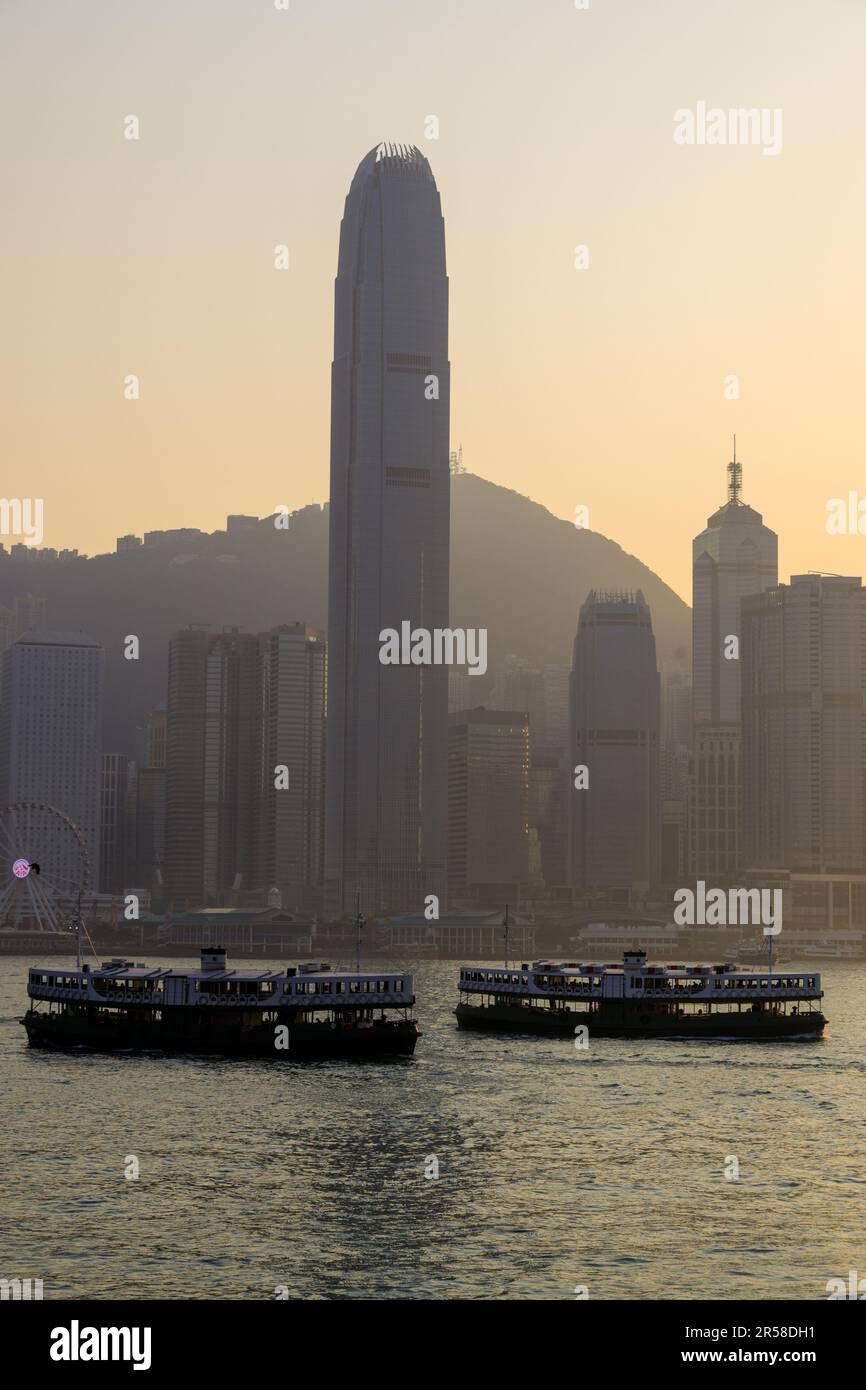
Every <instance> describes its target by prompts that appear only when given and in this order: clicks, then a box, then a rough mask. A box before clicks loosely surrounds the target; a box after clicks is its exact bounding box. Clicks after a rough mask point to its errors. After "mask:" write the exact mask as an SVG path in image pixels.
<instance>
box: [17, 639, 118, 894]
mask: <svg viewBox="0 0 866 1390" xmlns="http://www.w3.org/2000/svg"><path fill="white" fill-rule="evenodd" d="M0 662H2V675H0V805H3V804H9V803H12V802H23V801H30V802H38V803H42V804H44V805H46V806H49V807H53V808H54V809H55V810H57V811H60V812H61V813H62V815H63V816H66V817H68V818H69V820H70V821H71V822H72V823H73V825H74V826H76V827H77V828H78V830H79V831H80V833H81V835H82V837H83V841H84V846H85V848H86V856H87V865H86V869H85V868H83V857H82V851H81V847H80V843H79V841H78V839H77V837H76V835H75V834H74V833H72V832H70V830H69V828H68V827H66V826H65V825H64V824H63V823H62V821H61V820H60V819H57V820H55V819H53V818H50V817H49V818H45V817H44V816H37V815H36V814H34V815H33V817H32V823H33V826H34V828H35V827H38V829H35V835H36V839H35V841H34V843H32V844H30V843H29V842H28V844H27V847H26V848H24V846H23V845H22V847H21V853H22V854H23V855H24V856H25V857H28V858H31V859H33V860H35V861H36V862H38V863H39V865H40V871H41V875H42V877H43V878H44V880H45V881H47V882H49V883H51V884H52V885H53V886H54V887H55V888H56V889H57V891H58V892H60V893H62V894H63V895H65V896H68V895H69V894H70V893H71V892H73V891H75V892H77V888H78V887H79V886H85V887H89V888H90V889H91V890H92V889H95V888H97V887H98V886H99V883H98V880H99V869H100V848H99V809H100V808H99V802H100V791H101V769H102V748H101V744H102V699H103V684H104V668H105V656H104V652H103V649H102V647H100V646H99V644H98V643H96V642H94V641H93V640H92V638H90V637H87V636H86V635H85V634H84V633H82V632H50V631H47V632H31V633H29V634H27V635H25V636H24V637H21V638H19V639H18V641H16V642H13V643H12V645H11V646H10V647H8V648H7V650H6V651H5V652H4V653H3V654H2V657H0ZM22 819H23V818H22ZM83 877H86V879H87V883H86V884H83V883H82V879H83Z"/></svg>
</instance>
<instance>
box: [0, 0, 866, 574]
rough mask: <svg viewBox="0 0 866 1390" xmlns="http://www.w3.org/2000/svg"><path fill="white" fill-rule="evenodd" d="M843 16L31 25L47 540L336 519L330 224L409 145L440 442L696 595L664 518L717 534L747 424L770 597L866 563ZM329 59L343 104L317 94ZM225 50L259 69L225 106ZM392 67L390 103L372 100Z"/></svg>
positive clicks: (27, 209) (31, 290)
mask: <svg viewBox="0 0 866 1390" xmlns="http://www.w3.org/2000/svg"><path fill="white" fill-rule="evenodd" d="M833 8H834V16H835V19H836V24H835V25H834V26H828V27H827V30H826V31H824V32H818V33H815V32H814V24H813V15H812V13H811V11H810V10H807V9H805V8H804V9H803V10H802V11H799V12H798V11H794V12H791V10H790V7H785V6H782V5H781V4H772V5H768V6H766V7H765V8H764V10H763V12H762V14H761V15H760V16H759V17H756V16H755V15H754V13H753V12H752V10H751V9H750V7H748V6H747V5H745V4H741V3H738V4H734V5H732V6H730V7H727V8H726V10H725V12H724V14H721V13H720V14H719V15H712V14H709V15H705V16H704V15H702V16H701V17H700V20H699V21H698V19H697V17H696V16H694V15H693V13H692V10H691V7H689V6H688V5H686V4H684V3H679V0H678V2H677V3H674V4H673V5H672V6H671V7H670V8H669V10H667V11H666V13H665V14H664V15H662V16H658V15H652V16H650V15H648V14H646V13H645V11H644V9H643V7H641V6H639V5H637V4H632V5H629V6H626V7H625V8H623V7H616V9H614V8H613V7H606V6H603V5H598V6H595V7H594V8H592V9H590V10H589V11H587V12H585V13H582V12H576V11H575V10H574V9H573V8H572V7H570V6H567V5H565V4H563V5H561V6H560V5H557V6H553V5H551V6H548V7H546V8H544V9H542V10H540V11H533V13H532V14H531V15H530V14H526V13H524V12H523V8H522V7H521V6H519V5H517V4H516V3H514V4H505V5H497V6H496V7H495V8H494V7H492V6H489V5H487V6H483V7H482V8H481V10H480V11H478V12H474V13H473V14H472V15H469V16H466V15H463V14H462V12H459V7H457V6H456V5H455V4H453V3H445V4H444V5H443V6H441V7H440V10H441V23H437V22H432V23H431V22H429V21H428V20H427V19H426V18H424V17H421V16H419V15H417V14H408V13H401V14H399V15H397V14H395V13H394V11H393V9H392V8H391V7H389V6H386V5H383V4H375V3H374V4H371V5H369V6H367V7H365V10H364V13H363V14H358V13H354V12H353V11H352V10H351V8H350V7H347V6H345V5H339V4H335V5H331V6H329V7H327V9H326V10H322V11H321V12H319V11H309V10H304V9H303V7H301V6H299V5H295V6H293V7H292V9H291V10H290V11H289V12H288V13H286V14H280V13H276V12H273V13H271V12H268V10H267V8H266V7H263V10H262V12H261V13H258V14H256V15H246V16H241V15H238V14H234V13H231V14H230V13H226V12H224V11H219V10H216V11H215V10H214V7H213V6H210V5H209V6H207V7H205V6H204V4H203V3H202V4H199V3H192V2H191V0H190V2H189V3H187V4H186V5H185V6H183V8H182V10H181V11H180V13H178V11H177V10H176V9H173V10H172V11H171V12H170V13H169V11H168V10H164V11H162V13H160V12H157V13H155V14H153V15H152V16H149V26H150V27H149V28H148V29H147V30H146V31H144V32H142V33H140V34H139V33H138V31H137V29H136V28H135V27H134V26H135V20H134V18H133V17H131V15H130V14H128V13H126V12H124V11H120V12H117V13H114V12H113V11H112V9H111V7H110V6H108V5H107V4H105V3H91V4H90V5H89V6H88V7H86V9H85V11H84V15H83V19H82V17H81V15H80V13H79V14H77V15H76V16H75V17H74V18H73V17H72V16H71V15H70V16H69V17H64V16H63V15H62V14H61V15H59V16H56V17H54V18H53V20H52V26H51V28H50V30H47V31H46V30H43V29H38V30H37V21H36V20H35V19H33V18H32V17H31V16H30V15H29V14H28V13H27V12H26V9H25V7H24V6H22V5H20V4H13V5H11V6H9V7H8V8H7V9H6V10H5V11H4V13H3V15H2V16H0V32H2V34H3V37H4V42H5V45H6V47H7V49H8V51H9V52H10V53H11V54H13V55H17V56H18V58H19V59H20V61H19V62H17V63H14V64H12V65H11V66H12V71H11V73H10V78H9V81H8V84H7V87H6V90H5V91H4V93H3V94H0V103H2V112H3V118H4V124H5V128H6V130H7V131H8V150H7V155H8V160H7V163H8V166H9V191H10V195H11V197H10V203H11V208H10V214H9V220H8V223H7V226H6V228H5V236H6V239H7V244H8V249H7V261H6V265H7V276H8V280H7V283H6V286H5V288H6V299H7V302H8V305H9V315H8V321H9V325H10V331H9V332H8V333H7V334H6V335H5V338H4V344H5V346H4V356H3V362H2V370H3V373H4V379H5V382H6V385H7V390H8V392H9V397H10V400H11V401H12V402H13V403H14V405H13V408H12V409H11V410H7V412H6V413H5V423H4V425H3V427H2V430H3V433H2V436H0V444H2V447H3V449H4V454H5V456H6V457H7V458H8V459H10V460H11V461H12V466H11V467H10V468H8V470H7V476H6V477H5V478H4V492H5V493H7V494H8V495H11V496H16V497H25V498H26V497H33V496H36V497H43V498H44V499H45V539H44V544H45V545H48V546H55V547H57V548H63V547H70V546H71V547H77V548H80V549H82V550H86V551H89V552H91V553H92V552H94V551H104V550H106V549H108V548H110V547H111V546H112V544H113V540H114V537H115V536H116V535H119V534H123V533H124V532H125V531H127V530H129V529H131V527H132V526H133V524H134V525H135V526H136V528H138V529H164V528H168V527H176V526H183V525H191V526H200V527H202V528H203V529H205V530H210V529H214V528H215V527H217V526H218V525H219V524H220V523H221V520H222V518H223V516H224V515H225V514H226V513H228V512H244V513H246V512H255V513H256V514H258V515H264V514H266V513H267V512H269V511H271V510H272V509H273V508H274V507H275V506H277V505H281V504H284V505H287V506H289V507H290V508H292V509H294V508H296V507H299V506H303V505H305V504H307V503H309V502H310V501H311V500H315V501H317V502H322V501H324V500H325V498H326V497H327V470H328V447H327V435H328V404H327V393H328V374H327V362H328V360H329V356H330V352H329V344H328V339H329V335H330V330H331V317H330V300H331V294H332V291H333V266H334V260H335V252H336V233H335V224H336V221H337V216H338V212H339V208H340V206H341V204H342V196H343V191H344V188H345V185H346V183H347V181H348V178H349V176H350V174H351V169H352V164H353V151H354V150H356V149H357V148H365V147H367V148H369V147H371V146H374V145H376V144H377V143H378V142H379V141H380V140H381V139H383V138H387V139H394V140H403V141H405V142H407V143H410V144H412V143H414V144H418V145H419V146H420V147H421V148H422V149H423V150H424V152H425V154H428V155H429V156H430V157H431V159H432V160H433V161H434V163H435V167H436V171H437V182H438V185H439V187H440V189H441V191H442V197H443V209H444V212H445V216H446V217H447V219H448V224H449V275H450V280H451V290H452V315H451V317H452V343H451V358H452V365H453V368H454V383H455V384H454V398H453V402H452V426H453V427H452V434H451V441H450V442H451V445H452V447H456V446H457V445H458V444H461V443H462V445H463V447H464V451H465V460H466V464H467V467H468V468H469V469H470V470H471V471H473V472H477V473H478V474H479V475H480V476H482V477H487V478H490V479H491V480H492V481H495V482H498V483H500V484H502V485H503V486H506V487H510V488H514V489H515V490H516V491H518V492H520V493H521V494H523V495H528V496H530V497H532V498H533V500H535V501H537V502H539V503H541V504H542V505H544V506H546V507H548V508H549V509H550V510H551V511H552V512H553V513H554V515H557V516H560V517H562V518H564V519H566V520H570V519H571V518H572V517H573V514H574V508H575V507H576V506H579V505H586V506H588V507H589V509H590V525H591V527H592V529H595V530H597V531H598V532H599V533H601V534H603V535H606V536H609V537H610V538H611V539H614V540H616V541H617V543H618V544H620V545H621V546H622V547H623V548H624V549H625V550H627V551H628V552H629V553H631V554H634V555H636V556H638V557H639V558H640V559H641V560H642V561H644V563H646V564H647V565H649V566H650V567H651V568H652V569H653V570H654V571H655V572H656V573H658V574H659V575H660V576H661V577H662V578H663V579H664V580H665V581H666V582H667V583H669V584H671V585H672V587H673V588H674V589H675V591H676V592H677V593H678V594H679V595H680V596H682V597H684V598H686V600H687V601H688V598H689V573H690V561H689V555H688V549H687V547H681V548H672V547H670V546H669V544H668V542H667V539H666V536H665V534H664V532H663V531H662V529H661V528H660V527H659V526H658V525H657V522H658V520H659V519H660V517H661V516H662V515H667V514H668V512H669V509H670V504H671V497H672V496H673V497H674V498H675V499H676V501H675V508H676V512H677V514H678V520H679V522H680V524H684V525H687V526H688V529H689V530H693V529H694V522H695V521H696V520H697V519H705V518H706V517H708V516H710V515H711V514H712V513H713V512H714V511H715V510H716V508H717V507H718V506H719V505H721V503H722V501H723V499H724V494H723V492H722V487H723V474H722V473H721V466H722V464H723V463H725V462H726V461H727V457H728V456H729V441H730V437H731V435H732V434H733V433H735V432H736V433H737V434H738V437H739V443H740V449H741V453H742V456H743V459H744V464H745V491H744V496H745V499H746V500H747V501H748V502H749V503H750V504H751V505H753V506H755V507H756V508H757V509H758V510H759V511H762V512H763V513H764V515H765V516H766V517H767V518H768V521H769V524H771V525H772V527H773V529H774V530H775V531H776V532H777V533H778V535H779V536H780V538H781V541H782V548H781V554H780V564H779V573H780V575H781V576H782V577H787V576H788V575H790V574H792V573H800V572H805V571H806V570H809V569H813V568H822V569H825V570H827V571H830V572H835V573H850V572H852V571H854V570H858V569H860V568H862V565H860V564H859V563H858V558H857V557H858V555H859V553H860V547H859V546H858V545H857V543H856V542H857V540H858V539H859V537H856V536H850V535H849V536H840V537H836V536H831V535H829V534H828V533H827V530H826V520H827V512H826V507H827V502H828V501H829V500H830V499H832V498H834V497H842V498H844V497H846V496H847V494H848V492H849V491H850V490H851V489H856V488H857V486H858V473H859V471H860V467H861V463H860V459H861V453H862V447H861V441H862V427H861V425H860V422H859V420H858V417H857V414H856V407H855V404H854V402H855V401H856V398H857V388H858V386H859V381H858V376H857V352H856V343H857V339H858V333H859V323H860V322H861V321H862V318H863V312H864V308H866V303H864V291H863V288H862V286H861V285H860V283H859V281H858V279H857V278H856V277H853V276H851V275H850V273H849V269H850V267H851V266H852V265H853V264H854V263H855V260H854V258H855V256H856V254H857V247H858V246H859V243H860V242H861V241H862V235H863V231H864V229H866V195H864V192H863V190H862V188H861V187H860V185H859V182H858V181H857V180H855V179H852V178H851V176H850V171H851V169H853V168H854V167H856V162H855V161H856V159H857V155H858V151H857V147H856V140H855V136H854V134H853V132H855V131H856V129H857V128H858V126H859V125H860V124H861V119H862V116H863V115H864V114H866V111H864V110H863V107H864V105H866V98H864V96H863V94H862V92H861V91H860V90H859V87H858V80H859V79H858V77H857V74H856V68H855V64H856V63H857V54H858V53H859V52H860V51H862V39H863V38H864V37H866V16H864V15H863V14H862V13H858V12H857V11H855V10H854V9H853V7H851V6H846V5H841V4H836V5H834V7H833ZM624 16H627V17H628V23H627V24H625V25H624V24H623V17H624ZM205 17H206V19H205ZM335 18H336V19H337V20H338V22H337V23H333V20H334V19H335ZM82 22H83V23H84V25H85V26H86V25H87V24H88V23H89V24H91V25H92V26H93V27H94V29H95V30H96V35H95V38H96V40H97V41H95V42H94V43H93V44H92V45H88V44H82V42H81V28H80V25H81V23H82ZM72 24H76V25H78V26H79V27H78V28H76V29H75V30H74V31H73V30H72V29H71V28H69V27H67V26H69V25H72ZM455 26H457V27H456V28H455ZM326 30H327V37H326ZM85 33H86V29H85ZM455 33H459V34H460V37H461V43H460V44H459V45H455V44H454V34H455ZM169 37H170V38H171V39H172V40H173V43H169V42H167V39H168V38H169ZM133 38H134V40H135V41H134V42H132V39H133ZM650 38H651V41H652V50H653V53H654V62H653V65H652V67H651V68H649V69H648V68H647V65H646V63H645V61H644V54H645V51H646V46H647V43H648V40H649V39H650ZM422 40H423V43H421V41H422ZM37 41H38V44H39V48H38V56H39V63H38V66H36V67H35V68H34V67H33V65H32V64H31V62H30V59H31V58H32V57H33V56H34V54H35V52H36V49H35V45H36V43H37ZM491 41H493V42H494V44H495V47H494V49H493V50H492V51H493V52H494V54H495V57H496V61H495V63H494V64H491V63H490V53H491ZM71 44H74V45H75V50H74V51H76V53H77V54H78V61H77V63H76V65H75V68H74V71H71V70H69V68H68V65H67V63H66V58H67V54H68V51H69V47H70V45H71ZM419 45H420V49H419ZM202 46H204V48H205V50H206V56H207V58H208V60H209V61H208V62H207V63H204V64H203V63H202V62H201V61H200V60H201V58H202V52H201V48H202ZM325 49H326V51H327V53H328V58H329V64H330V67H329V71H330V72H332V74H333V76H334V81H330V82H328V83H326V84H318V83H316V82H315V81H314V78H313V76H312V74H313V73H315V72H316V71H317V64H316V57H317V55H321V53H322V52H323V51H325ZM238 50H240V52H241V53H242V54H243V56H244V58H245V59H246V60H247V61H246V62H245V64H244V71H245V72H247V73H249V74H250V76H249V77H247V78H246V79H244V77H243V76H241V78H240V84H241V85H240V86H238V87H235V86H232V87H231V88H229V87H227V76H228V74H229V73H230V72H232V71H233V69H232V66H231V65H232V62H233V58H234V55H235V54H236V52H237V51H238ZM804 52H808V54H809V68H808V70H806V69H804V65H803V56H802V55H803V53H804ZM356 55H361V58H362V61H360V62H357V63H356V62H355V58H356ZM398 56H399V60H400V61H399V62H398V61H397V58H398ZM371 64H372V65H373V66H374V67H376V68H379V67H381V68H382V70H387V72H388V77H389V81H388V83H387V84H382V85H381V86H380V88H378V89H377V90H375V91H374V90H370V88H369V84H368V83H367V82H366V73H367V72H368V71H369V68H370V65H371ZM422 70H423V80H421V76H420V74H421V72H422ZM190 72H192V73H194V75H195V81H194V83H193V85H192V87H190V83H189V81H188V80H186V78H187V77H188V75H189V73H190ZM253 74H254V76H253ZM337 78H339V80H337ZM85 90H86V91H88V94H89V95H88V101H87V102H84V101H83V100H82V96H81V93H82V91H85ZM701 101H706V102H707V103H708V104H709V105H718V106H719V107H721V108H727V107H737V106H744V105H745V106H756V107H760V108H762V109H763V108H768V109H771V110H774V111H775V110H776V109H779V110H782V111H783V113H784V127H783V129H784V139H783V146H782V149H781V152H780V153H779V154H778V155H777V156H775V157H773V158H764V157H763V155H762V152H761V150H760V149H754V148H709V147H695V148H684V147H682V146H679V145H677V144H676V143H675V139H674V129H675V122H674V113H675V112H676V111H677V110H679V109H681V108H683V107H694V106H696V105H697V104H698V103H699V102H701ZM130 112H135V113H137V114H138V116H139V118H140V120H141V133H140V139H139V140H138V142H132V141H127V140H125V139H124V137H123V121H124V119H125V117H126V116H127V115H128V114H129V113H130ZM431 114H435V115H436V117H437V119H438V121H439V138H438V139H436V140H433V139H430V140H427V139H426V136H425V121H426V120H427V118H428V116H430V115H431ZM819 155H820V157H818V156H819ZM58 196H60V198H61V199H62V202H61V204H60V208H59V207H58ZM831 206H832V208H833V217H832V219H829V218H828V216H827V209H828V208H829V207H831ZM59 213H60V214H61V215H60V217H59V216H58V214H59ZM283 243H285V244H286V245H288V248H289V269H288V271H286V272H280V271H276V270H275V269H274V268H273V251H274V246H275V245H277V244H283ZM578 244H587V245H588V246H589V250H590V266H589V269H588V270H586V271H578V270H575V269H574V265H573V261H574V248H575V246H576V245H578ZM167 330H168V331H167ZM130 372H131V373H136V374H139V376H140V381H141V399H140V400H138V401H136V402H129V401H124V399H123V379H124V377H125V375H126V374H127V373H130ZM731 373H733V374H736V375H738V376H739V380H740V386H741V396H740V399H739V400H738V401H731V400H726V399H725V398H724V394H723V392H724V389H725V388H724V382H725V378H726V376H727V375H728V374H731ZM46 407H50V408H46ZM828 460H829V463H828V462H827V461H828ZM816 461H817V462H816ZM654 523H655V524H654ZM4 539H7V538H4Z"/></svg>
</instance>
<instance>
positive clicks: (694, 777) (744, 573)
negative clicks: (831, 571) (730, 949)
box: [689, 439, 778, 881]
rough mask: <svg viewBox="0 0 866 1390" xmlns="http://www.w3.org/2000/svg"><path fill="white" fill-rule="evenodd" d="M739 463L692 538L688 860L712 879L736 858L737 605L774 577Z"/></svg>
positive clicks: (771, 542) (771, 549)
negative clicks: (720, 500) (722, 497)
mask: <svg viewBox="0 0 866 1390" xmlns="http://www.w3.org/2000/svg"><path fill="white" fill-rule="evenodd" d="M741 488H742V465H741V464H740V463H739V462H738V461H737V451H736V439H735V440H734V457H733V460H732V461H731V463H729V464H728V500H727V502H726V503H725V505H724V506H722V507H719V509H718V511H716V512H714V513H713V515H712V516H711V517H710V518H709V519H708V521H707V524H706V527H705V529H704V530H703V531H702V532H701V533H700V535H698V536H696V537H695V539H694V541H693V543H692V576H693V581H692V588H693V597H692V661H693V670H692V717H693V739H692V774H691V786H690V801H689V858H690V863H691V867H692V871H693V872H694V873H695V874H696V875H697V876H698V877H700V878H705V879H712V880H714V881H718V880H724V879H730V878H732V877H733V876H735V875H736V872H737V869H738V867H739V863H740V845H739V840H740V817H741V806H740V796H741V786H740V651H739V644H740V637H741V632H740V624H741V603H742V600H743V599H744V598H745V597H746V596H747V595H749V594H757V593H762V592H763V591H764V590H765V589H769V588H771V587H772V586H773V585H774V584H776V582H777V580H778V538H777V536H776V534H775V532H774V531H771V530H770V529H769V527H767V526H765V525H764V524H763V519H762V517H761V515H760V513H759V512H756V511H754V510H753V509H752V508H751V507H749V506H747V505H746V504H745V503H744V502H742V501H741V499H740V491H741Z"/></svg>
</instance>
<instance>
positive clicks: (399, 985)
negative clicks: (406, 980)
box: [394, 980, 403, 994]
mask: <svg viewBox="0 0 866 1390" xmlns="http://www.w3.org/2000/svg"><path fill="white" fill-rule="evenodd" d="M394 993H395V994H402V993H403V981H402V980H395V981H394Z"/></svg>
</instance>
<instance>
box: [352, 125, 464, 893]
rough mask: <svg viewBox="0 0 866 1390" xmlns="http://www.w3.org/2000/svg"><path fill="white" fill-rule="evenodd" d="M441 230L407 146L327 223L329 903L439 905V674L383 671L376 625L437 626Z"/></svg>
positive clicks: (441, 545) (443, 710)
mask: <svg viewBox="0 0 866 1390" xmlns="http://www.w3.org/2000/svg"><path fill="white" fill-rule="evenodd" d="M449 415H450V366H449V362H448V277H447V275H446V271H445V226H444V222H443V219H442V208H441V203H440V198H439V192H438V190H437V188H436V182H435V180H434V178H433V174H432V171H431V169H430V165H429V163H428V161H427V159H426V158H425V157H424V155H422V154H421V152H420V151H419V150H418V149H416V148H415V147H414V146H405V145H389V144H382V145H379V146H378V147H377V148H376V149H374V150H371V151H370V153H369V154H368V155H366V156H365V158H364V159H362V161H361V163H360V164H359V166H358V169H357V172H356V173H355V177H354V178H353V180H352V185H351V187H350V189H349V194H348V197H347V198H346V207H345V211H344V214H343V221H342V224H341V227H340V253H339V262H338V267H337V279H336V286H335V302H334V361H333V366H332V369H331V497H330V557H329V572H328V746H327V781H326V802H325V883H326V890H327V907H328V909H330V910H333V911H335V912H338V913H339V912H350V911H352V910H353V909H354V904H355V899H356V896H358V897H360V901H361V903H362V905H363V906H364V908H365V910H368V911H370V912H381V911H387V910H390V911H398V910H401V911H405V910H406V909H407V907H410V906H412V905H414V910H415V911H416V912H420V911H422V910H423V907H424V899H425V897H426V895H427V894H428V893H435V894H437V895H438V896H439V897H440V900H442V901H444V895H445V892H446V854H447V825H448V667H447V666H445V665H440V666H436V665H430V666H383V665H382V664H381V662H380V660H379V649H380V641H379V633H380V632H381V631H382V629H383V628H395V629H396V630H397V631H399V630H400V625H401V623H402V622H404V621H407V620H408V621H409V622H410V623H411V625H412V627H413V628H415V627H421V628H426V629H427V630H428V631H432V630H433V629H434V628H446V627H447V626H448V606H449V595H448V569H449V526H450V496H449V491H450V472H449Z"/></svg>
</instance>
